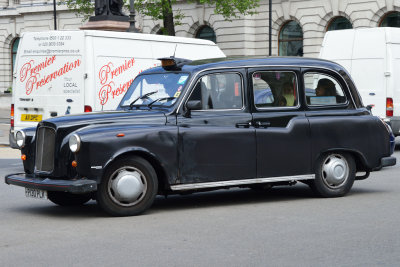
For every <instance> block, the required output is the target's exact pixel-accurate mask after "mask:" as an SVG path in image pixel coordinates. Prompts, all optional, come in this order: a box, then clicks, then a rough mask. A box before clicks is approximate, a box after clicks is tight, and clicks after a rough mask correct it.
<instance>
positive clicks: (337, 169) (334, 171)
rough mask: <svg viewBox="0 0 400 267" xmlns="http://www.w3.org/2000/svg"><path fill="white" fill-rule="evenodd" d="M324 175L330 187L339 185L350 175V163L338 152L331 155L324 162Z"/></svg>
mask: <svg viewBox="0 0 400 267" xmlns="http://www.w3.org/2000/svg"><path fill="white" fill-rule="evenodd" d="M322 177H323V179H324V182H325V183H326V184H327V185H328V186H329V187H338V186H340V185H342V184H343V183H345V182H346V180H347V178H348V177H349V165H348V163H347V161H346V159H345V158H344V157H343V156H341V155H338V154H334V155H330V156H329V157H328V158H327V159H326V160H325V161H324V163H323V166H322Z"/></svg>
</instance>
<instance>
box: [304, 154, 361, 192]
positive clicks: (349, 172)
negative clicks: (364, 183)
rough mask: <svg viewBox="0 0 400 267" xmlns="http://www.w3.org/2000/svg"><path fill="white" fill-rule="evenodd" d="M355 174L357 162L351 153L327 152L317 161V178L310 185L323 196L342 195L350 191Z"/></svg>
mask: <svg viewBox="0 0 400 267" xmlns="http://www.w3.org/2000/svg"><path fill="white" fill-rule="evenodd" d="M355 175H356V168H355V162H354V158H353V157H352V156H351V155H350V154H347V153H329V154H325V155H323V156H322V157H321V158H320V159H319V160H318V161H317V164H316V170H315V180H313V181H311V182H310V187H311V189H312V190H313V191H314V193H316V194H317V195H318V196H321V197H341V196H344V195H346V194H347V193H348V192H349V191H350V189H351V187H352V186H353V183H354V179H355Z"/></svg>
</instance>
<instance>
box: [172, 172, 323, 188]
mask: <svg viewBox="0 0 400 267" xmlns="http://www.w3.org/2000/svg"><path fill="white" fill-rule="evenodd" d="M313 179H315V174H307V175H297V176H282V177H269V178H255V179H245V180H230V181H220V182H209V183H195V184H177V185H171V189H172V190H173V191H184V190H196V189H203V188H213V187H215V188H217V187H231V186H240V185H250V184H263V183H276V182H294V181H300V180H313Z"/></svg>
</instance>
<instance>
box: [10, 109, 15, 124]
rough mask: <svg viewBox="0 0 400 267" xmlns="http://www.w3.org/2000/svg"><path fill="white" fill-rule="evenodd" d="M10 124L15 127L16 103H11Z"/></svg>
mask: <svg viewBox="0 0 400 267" xmlns="http://www.w3.org/2000/svg"><path fill="white" fill-rule="evenodd" d="M10 126H11V128H12V129H13V128H14V104H11V111H10Z"/></svg>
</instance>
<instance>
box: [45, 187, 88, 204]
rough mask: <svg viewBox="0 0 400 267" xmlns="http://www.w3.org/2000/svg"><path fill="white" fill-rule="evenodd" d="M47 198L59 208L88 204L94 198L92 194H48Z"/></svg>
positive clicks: (54, 192)
mask: <svg viewBox="0 0 400 267" xmlns="http://www.w3.org/2000/svg"><path fill="white" fill-rule="evenodd" d="M47 197H48V198H49V200H50V201H51V202H53V203H54V204H57V205H59V206H80V205H83V204H85V203H86V202H88V201H89V200H90V199H91V198H92V196H91V195H90V194H83V195H78V194H71V193H68V192H57V191H49V192H47Z"/></svg>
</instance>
